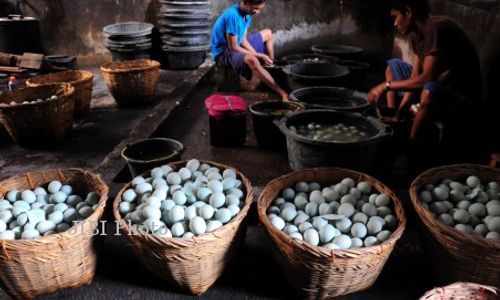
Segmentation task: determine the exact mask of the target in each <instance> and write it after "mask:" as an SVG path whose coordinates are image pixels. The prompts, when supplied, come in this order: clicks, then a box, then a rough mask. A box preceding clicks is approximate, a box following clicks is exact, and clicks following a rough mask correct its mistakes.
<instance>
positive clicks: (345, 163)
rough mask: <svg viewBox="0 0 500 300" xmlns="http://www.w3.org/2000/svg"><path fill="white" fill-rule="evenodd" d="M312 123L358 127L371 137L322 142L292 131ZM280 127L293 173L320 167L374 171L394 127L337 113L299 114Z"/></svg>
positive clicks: (359, 115)
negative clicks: (376, 158)
mask: <svg viewBox="0 0 500 300" xmlns="http://www.w3.org/2000/svg"><path fill="white" fill-rule="evenodd" d="M311 121H314V122H320V123H321V122H325V123H333V122H335V123H337V122H338V123H344V124H346V125H354V126H356V127H358V128H359V129H361V130H363V131H364V132H366V133H367V134H368V136H367V138H366V139H364V140H361V141H357V142H337V141H321V140H313V139H310V138H307V137H305V136H302V135H299V134H297V133H296V132H294V131H293V130H292V129H290V126H300V125H302V124H307V123H309V122H311ZM279 127H280V130H281V132H283V133H284V134H285V136H286V140H287V150H288V161H289V163H290V167H291V168H292V169H293V170H303V169H309V168H316V167H344V168H349V169H354V170H361V171H367V170H370V169H371V167H372V166H373V159H374V156H375V153H376V151H377V148H378V145H379V143H380V142H381V141H382V140H384V139H385V138H387V137H389V136H390V135H391V128H390V127H389V126H387V125H385V124H384V123H382V122H381V121H379V120H378V119H375V118H373V117H366V116H363V115H361V114H359V113H346V112H339V111H335V110H303V111H300V112H296V113H294V114H292V115H290V116H284V117H283V118H282V119H281V121H280V123H279Z"/></svg>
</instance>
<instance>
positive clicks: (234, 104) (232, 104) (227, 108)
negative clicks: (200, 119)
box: [205, 94, 248, 120]
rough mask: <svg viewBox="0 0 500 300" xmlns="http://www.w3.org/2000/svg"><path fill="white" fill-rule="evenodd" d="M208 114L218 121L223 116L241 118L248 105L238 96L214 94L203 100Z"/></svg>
mask: <svg viewBox="0 0 500 300" xmlns="http://www.w3.org/2000/svg"><path fill="white" fill-rule="evenodd" d="M205 108H206V109H207V110H208V114H209V115H210V116H211V117H214V118H216V119H218V120H220V119H222V118H223V117H224V116H241V115H245V114H246V113H247V111H248V105H247V104H246V102H245V100H244V99H243V98H242V97H240V96H235V95H219V94H214V95H211V96H210V97H208V98H207V99H205Z"/></svg>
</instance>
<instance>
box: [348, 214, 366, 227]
mask: <svg viewBox="0 0 500 300" xmlns="http://www.w3.org/2000/svg"><path fill="white" fill-rule="evenodd" d="M352 221H353V222H354V223H362V224H365V225H366V222H368V216H367V215H365V214H364V213H362V212H357V213H355V214H354V216H353V217H352Z"/></svg>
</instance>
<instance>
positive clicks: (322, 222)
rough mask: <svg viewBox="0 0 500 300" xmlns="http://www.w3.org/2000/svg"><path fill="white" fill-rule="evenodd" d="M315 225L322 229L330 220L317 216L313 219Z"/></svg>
mask: <svg viewBox="0 0 500 300" xmlns="http://www.w3.org/2000/svg"><path fill="white" fill-rule="evenodd" d="M312 224H313V227H314V228H316V229H317V230H320V229H321V228H323V226H326V225H327V224H328V221H327V220H325V219H323V218H321V217H316V218H314V219H313V223H312Z"/></svg>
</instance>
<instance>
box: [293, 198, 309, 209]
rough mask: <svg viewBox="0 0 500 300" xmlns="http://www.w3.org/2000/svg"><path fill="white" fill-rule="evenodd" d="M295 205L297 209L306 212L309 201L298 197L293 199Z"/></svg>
mask: <svg viewBox="0 0 500 300" xmlns="http://www.w3.org/2000/svg"><path fill="white" fill-rule="evenodd" d="M293 203H294V204H295V206H296V207H297V209H300V210H304V209H305V207H306V205H307V203H309V201H307V199H306V198H304V197H303V196H301V195H298V196H296V197H295V199H293Z"/></svg>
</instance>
